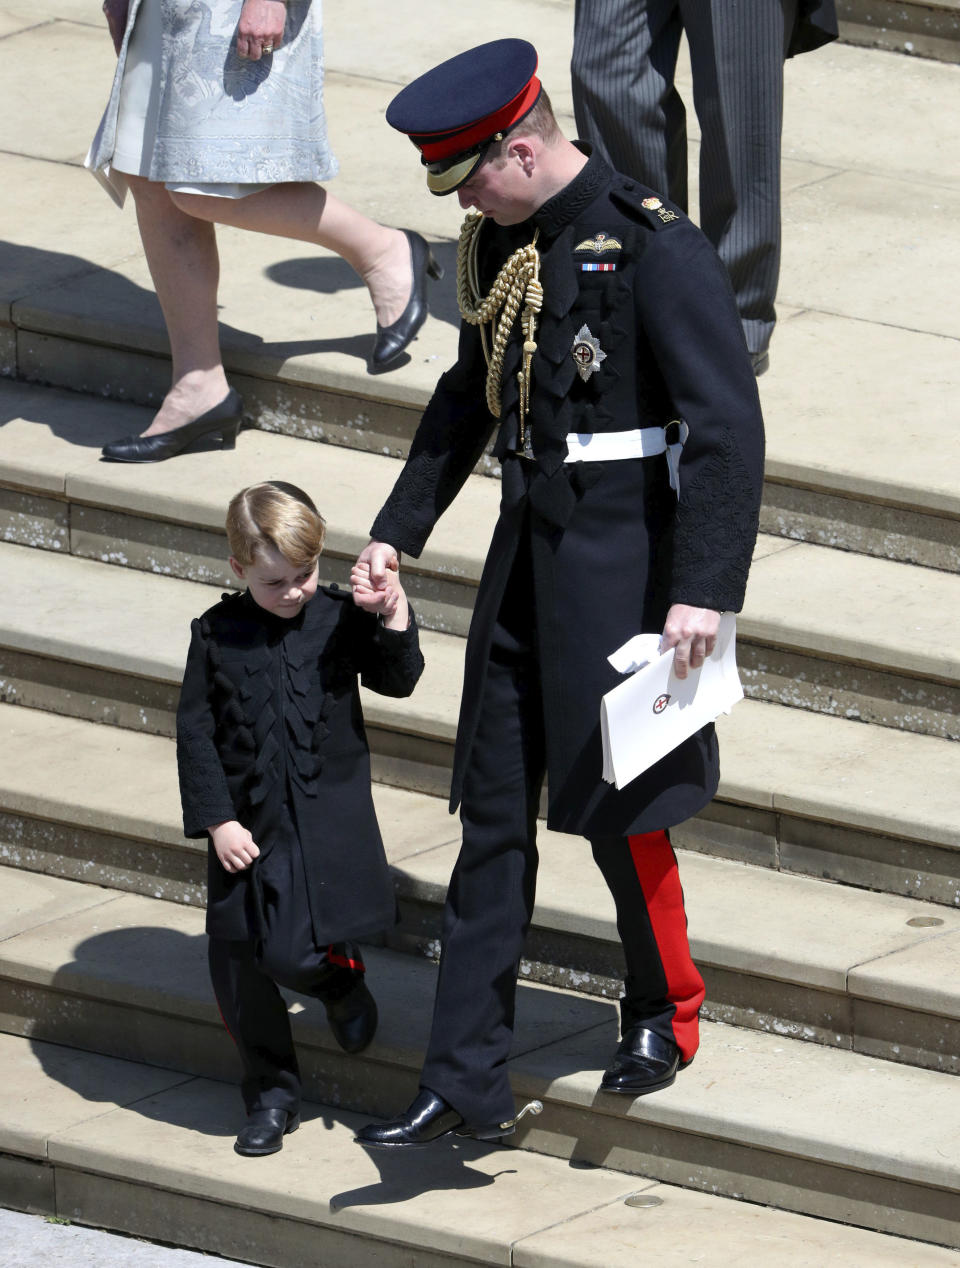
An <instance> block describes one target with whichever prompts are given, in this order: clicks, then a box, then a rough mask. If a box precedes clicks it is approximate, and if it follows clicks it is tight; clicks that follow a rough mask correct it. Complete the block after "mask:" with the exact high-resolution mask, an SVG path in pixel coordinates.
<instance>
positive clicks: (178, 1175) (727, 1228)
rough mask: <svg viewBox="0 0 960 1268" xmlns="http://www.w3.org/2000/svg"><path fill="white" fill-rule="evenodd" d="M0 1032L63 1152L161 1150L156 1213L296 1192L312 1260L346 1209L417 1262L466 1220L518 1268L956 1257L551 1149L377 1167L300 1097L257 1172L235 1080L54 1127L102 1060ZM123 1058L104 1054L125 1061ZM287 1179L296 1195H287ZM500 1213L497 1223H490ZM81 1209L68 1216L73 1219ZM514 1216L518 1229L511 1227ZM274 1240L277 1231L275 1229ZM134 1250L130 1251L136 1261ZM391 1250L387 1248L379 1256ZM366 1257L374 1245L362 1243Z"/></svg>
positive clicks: (37, 1113) (109, 1163)
mask: <svg viewBox="0 0 960 1268" xmlns="http://www.w3.org/2000/svg"><path fill="white" fill-rule="evenodd" d="M0 1042H3V1043H5V1044H6V1045H9V1046H10V1047H9V1049H8V1051H9V1055H10V1057H11V1059H13V1057H14V1054H15V1052H18V1053H19V1054H21V1055H20V1057H19V1061H20V1064H21V1065H22V1067H23V1070H24V1076H26V1075H27V1074H28V1073H29V1074H30V1075H32V1079H31V1083H30V1092H31V1096H30V1100H29V1104H30V1105H31V1106H32V1108H33V1117H34V1121H35V1123H36V1124H37V1129H38V1132H41V1131H44V1130H45V1131H46V1132H47V1133H48V1134H49V1135H50V1136H52V1137H55V1138H56V1148H57V1151H58V1152H59V1150H60V1149H61V1148H62V1149H63V1150H64V1151H65V1152H66V1151H67V1150H69V1153H70V1165H71V1166H72V1167H82V1168H85V1169H86V1168H90V1169H91V1174H94V1175H96V1174H97V1172H98V1173H99V1175H100V1176H102V1177H103V1178H104V1181H107V1180H108V1178H109V1177H110V1176H116V1177H121V1178H126V1177H127V1175H128V1172H129V1168H130V1166H131V1165H134V1164H135V1165H136V1166H137V1168H138V1171H141V1170H142V1168H143V1164H142V1159H143V1157H144V1155H145V1153H148V1152H153V1153H155V1154H156V1155H157V1156H158V1157H163V1158H164V1159H166V1175H165V1176H164V1177H163V1178H162V1179H161V1177H160V1176H159V1175H156V1174H149V1175H148V1174H146V1173H144V1179H143V1183H144V1184H146V1185H148V1186H149V1187H150V1190H152V1200H153V1203H154V1205H155V1207H156V1208H157V1209H158V1211H160V1212H164V1211H165V1207H166V1197H167V1193H169V1192H180V1193H191V1192H192V1193H195V1194H197V1195H198V1196H201V1197H202V1198H205V1199H207V1200H210V1201H212V1200H215V1197H216V1195H217V1193H218V1191H220V1192H222V1193H223V1195H224V1201H225V1203H226V1207H225V1210H226V1211H227V1212H232V1213H233V1220H234V1222H235V1223H236V1224H240V1223H241V1222H242V1220H243V1215H242V1207H241V1204H240V1203H238V1201H237V1198H238V1195H242V1197H243V1199H244V1203H245V1205H247V1206H248V1207H249V1208H252V1209H255V1210H268V1211H271V1212H274V1211H277V1209H278V1208H279V1207H280V1206H281V1205H282V1204H284V1203H285V1204H286V1205H291V1204H292V1203H293V1202H294V1201H295V1200H296V1198H297V1197H299V1199H300V1203H299V1204H300V1205H301V1207H306V1208H307V1211H308V1213H307V1218H308V1219H309V1220H310V1221H311V1226H310V1234H311V1236H312V1237H313V1239H314V1246H315V1251H314V1253H315V1254H316V1253H323V1252H322V1249H321V1248H322V1247H323V1245H324V1243H323V1242H322V1241H321V1240H320V1238H321V1237H322V1234H323V1227H322V1226H323V1225H326V1226H328V1227H330V1228H333V1229H335V1228H336V1227H337V1226H338V1223H339V1222H341V1221H342V1222H344V1223H346V1221H347V1220H348V1219H349V1220H350V1222H351V1226H352V1227H353V1228H354V1229H355V1230H357V1231H359V1232H364V1233H369V1234H370V1235H372V1236H373V1235H375V1236H378V1237H380V1238H385V1239H387V1240H388V1241H394V1242H401V1243H402V1242H406V1244H407V1246H408V1247H409V1248H410V1249H415V1250H416V1251H417V1252H419V1254H420V1255H421V1256H422V1255H424V1254H425V1253H426V1248H427V1247H429V1246H433V1245H436V1244H437V1243H438V1242H439V1241H440V1239H441V1237H443V1239H444V1241H446V1242H447V1244H448V1245H447V1247H445V1249H447V1248H448V1249H454V1248H456V1250H457V1251H461V1250H464V1249H467V1247H464V1246H463V1245H462V1243H459V1242H458V1240H457V1239H456V1236H455V1231H459V1229H460V1228H463V1229H464V1230H465V1231H466V1232H467V1233H468V1234H470V1233H472V1234H473V1235H474V1238H475V1237H476V1230H477V1229H478V1228H482V1224H483V1221H486V1224H487V1230H486V1236H487V1237H488V1238H490V1237H491V1235H492V1236H494V1237H496V1236H497V1235H500V1236H501V1237H502V1241H503V1248H502V1249H503V1251H506V1252H507V1253H508V1256H509V1257H508V1258H507V1259H506V1260H501V1261H502V1262H512V1263H514V1264H516V1265H518V1266H521V1268H568V1266H569V1268H575V1266H577V1268H579V1266H580V1265H582V1268H594V1265H596V1268H600V1265H603V1268H621V1265H623V1266H624V1268H625V1266H626V1265H628V1264H631V1265H632V1264H635V1263H636V1257H637V1255H638V1253H640V1251H641V1250H642V1251H643V1253H644V1254H645V1255H647V1256H655V1257H656V1258H657V1260H658V1262H661V1263H664V1264H667V1265H670V1264H675V1263H676V1264H679V1263H683V1262H689V1261H691V1260H696V1259H698V1258H700V1257H701V1255H702V1253H703V1249H704V1247H705V1246H709V1247H710V1259H711V1262H712V1263H715V1264H717V1265H718V1268H723V1266H724V1265H728V1264H729V1265H734V1264H737V1265H740V1264H753V1263H757V1264H759V1263H761V1262H769V1261H770V1256H771V1254H772V1255H774V1256H775V1258H776V1262H777V1263H778V1264H779V1263H784V1264H787V1265H790V1268H794V1266H795V1268H807V1266H811V1268H812V1266H813V1265H816V1266H817V1268H819V1266H820V1265H821V1264H827V1265H833V1264H836V1265H838V1266H839V1265H841V1264H849V1263H870V1264H888V1263H889V1264H891V1265H893V1264H896V1265H898V1268H899V1266H900V1265H904V1264H909V1265H915V1266H916V1268H926V1266H927V1265H931V1266H932V1265H939V1264H947V1263H950V1262H951V1252H949V1251H947V1250H944V1249H941V1248H938V1247H933V1246H924V1245H921V1244H919V1243H913V1242H907V1241H904V1240H901V1239H895V1238H889V1237H885V1236H883V1235H880V1234H877V1233H871V1232H867V1231H865V1230H861V1229H853V1228H848V1227H844V1226H843V1225H838V1224H833V1223H824V1222H823V1221H817V1220H811V1219H807V1218H805V1217H803V1216H797V1215H791V1214H787V1213H785V1212H777V1211H772V1210H769V1209H767V1208H764V1207H760V1206H755V1205H751V1204H747V1203H742V1202H732V1201H730V1200H727V1199H723V1198H719V1197H714V1196H710V1195H706V1194H697V1193H693V1192H689V1191H686V1190H683V1189H679V1188H676V1187H675V1186H671V1185H664V1184H657V1183H655V1182H653V1181H644V1180H638V1179H632V1180H631V1179H628V1178H625V1177H623V1176H619V1175H616V1174H614V1173H611V1172H609V1171H601V1172H599V1173H597V1172H583V1171H582V1170H576V1171H571V1169H570V1168H569V1167H568V1166H567V1165H566V1164H565V1163H563V1162H561V1161H559V1160H557V1159H553V1158H548V1157H543V1156H540V1155H536V1154H531V1153H526V1152H522V1151H517V1150H509V1151H508V1150H504V1149H496V1148H494V1149H488V1148H481V1147H479V1146H476V1145H471V1144H469V1143H466V1142H465V1143H461V1144H458V1145H457V1146H455V1147H454V1148H447V1147H440V1149H439V1151H430V1150H426V1151H423V1152H421V1153H418V1154H416V1155H413V1156H409V1157H406V1158H404V1159H403V1162H402V1167H400V1166H397V1165H393V1164H392V1163H391V1162H390V1160H389V1159H384V1160H382V1161H381V1164H380V1166H379V1167H378V1166H377V1165H376V1160H375V1159H374V1158H373V1157H371V1156H370V1155H367V1154H366V1153H364V1152H363V1151H362V1150H358V1149H357V1148H356V1147H355V1146H354V1145H353V1142H352V1139H351V1136H352V1131H353V1127H354V1124H355V1123H356V1122H358V1121H359V1120H358V1119H357V1118H356V1117H355V1116H352V1115H345V1114H343V1113H342V1112H339V1111H333V1110H330V1109H329V1108H325V1107H323V1106H320V1105H311V1106H309V1108H308V1111H307V1116H306V1117H307V1121H306V1122H305V1124H304V1126H303V1127H302V1128H301V1129H300V1132H299V1133H298V1134H297V1135H296V1137H291V1138H290V1139H288V1141H287V1142H286V1147H285V1149H284V1150H283V1152H282V1153H281V1154H279V1155H276V1156H275V1157H273V1158H271V1159H269V1160H258V1161H257V1164H256V1165H255V1166H253V1165H251V1164H250V1161H249V1160H240V1159H236V1158H235V1157H234V1155H233V1154H232V1153H231V1152H230V1151H229V1149H228V1147H227V1145H228V1142H227V1141H225V1140H224V1139H223V1134H222V1127H221V1123H222V1122H228V1121H230V1120H231V1118H232V1115H233V1098H232V1094H231V1090H230V1089H227V1088H224V1087H222V1086H221V1085H218V1084H215V1083H210V1082H207V1081H203V1080H194V1081H191V1082H190V1083H186V1084H183V1085H182V1086H181V1087H180V1088H179V1089H178V1090H176V1091H174V1090H171V1091H170V1092H169V1093H168V1094H165V1095H159V1096H158V1095H151V1094H150V1092H149V1091H147V1092H145V1093H144V1095H143V1096H142V1097H141V1098H139V1099H138V1100H137V1101H136V1102H135V1103H134V1104H132V1105H130V1107H129V1108H128V1109H123V1108H117V1109H114V1110H112V1111H111V1112H110V1113H109V1115H108V1117H109V1120H110V1121H109V1122H108V1123H107V1124H105V1127H106V1128H107V1131H106V1132H105V1133H103V1134H101V1133H99V1132H97V1133H90V1134H89V1135H88V1134H87V1133H84V1132H80V1131H76V1132H71V1131H64V1130H63V1129H62V1125H61V1124H57V1123H50V1122H49V1120H48V1119H47V1118H46V1116H45V1112H44V1107H45V1105H46V1104H47V1099H48V1096H49V1094H50V1092H51V1091H55V1089H56V1086H57V1084H56V1082H55V1081H56V1080H57V1079H58V1076H59V1079H60V1080H63V1081H64V1082H65V1083H66V1082H72V1083H76V1082H78V1081H80V1080H81V1079H83V1077H84V1074H85V1071H86V1069H87V1068H88V1067H90V1066H94V1065H95V1064H96V1063H97V1061H98V1060H102V1059H98V1058H95V1057H91V1056H90V1055H89V1054H86V1053H80V1052H76V1051H72V1050H70V1049H57V1048H53V1047H52V1046H51V1045H45V1044H34V1045H28V1044H27V1043H26V1042H25V1041H23V1040H12V1039H10V1040H4V1041H0ZM13 1045H17V1048H16V1049H14V1048H13V1047H12V1046H13ZM54 1053H56V1054H57V1055H58V1056H59V1055H60V1054H62V1057H61V1062H62V1064H61V1066H60V1068H59V1069H58V1070H56V1071H54V1070H52V1069H50V1062H51V1060H52V1054H54ZM5 1055H6V1054H5ZM130 1064H131V1063H122V1062H111V1065H112V1066H116V1067H120V1068H122V1067H124V1066H127V1065H130ZM133 1069H134V1070H136V1067H133ZM51 1084H52V1085H53V1086H52V1087H51ZM2 1130H3V1128H0V1131H2ZM111 1137H112V1141H111ZM94 1166H96V1169H97V1172H93V1171H92V1168H93V1167H94ZM165 1182H166V1184H167V1185H168V1186H169V1188H167V1189H166V1190H165V1189H164V1187H163V1186H164V1183H165ZM285 1188H287V1189H289V1190H290V1193H289V1196H286V1197H284V1189H285ZM491 1189H493V1190H494V1192H493V1193H492V1192H491ZM636 1193H639V1194H640V1195H641V1196H642V1197H643V1198H644V1199H645V1201H647V1202H650V1203H651V1205H649V1206H643V1207H632V1208H631V1207H627V1206H625V1205H624V1202H625V1199H626V1197H627V1196H629V1195H631V1194H636ZM491 1201H496V1205H497V1211H498V1219H497V1220H496V1221H492V1220H491V1219H490V1211H491ZM654 1202H655V1203H656V1205H653V1203H654ZM558 1204H559V1205H558ZM146 1206H147V1202H146V1201H144V1200H143V1199H141V1201H140V1202H138V1203H136V1204H131V1205H130V1207H128V1219H130V1220H131V1222H132V1223H134V1224H135V1223H136V1222H137V1220H138V1218H139V1219H143V1218H144V1217H145V1215H146V1209H145V1208H146ZM504 1207H505V1208H506V1213H507V1215H506V1218H507V1224H506V1227H504V1225H502V1224H501V1223H500V1212H501V1210H503V1209H504ZM61 1214H62V1215H63V1216H66V1215H67V1211H66V1210H63V1209H62V1210H61ZM83 1215H84V1211H83V1210H78V1211H75V1212H74V1213H73V1218H81V1219H82V1218H83ZM522 1216H523V1217H525V1221H526V1222H525V1223H520V1220H521V1218H522ZM414 1220H416V1221H422V1223H423V1224H424V1225H426V1226H427V1227H428V1228H429V1230H430V1231H429V1233H428V1235H427V1237H426V1238H424V1239H422V1240H420V1239H419V1238H418V1236H417V1232H418V1227H417V1226H416V1225H414ZM132 1231H137V1230H136V1228H134V1229H133V1230H132ZM283 1231H286V1230H283ZM518 1233H520V1234H521V1235H519V1236H518V1235H517V1234H518ZM78 1235H79V1231H78ZM277 1235H278V1241H279V1240H281V1238H282V1232H281V1230H280V1229H279V1228H278V1229H277ZM221 1248H222V1249H231V1247H221ZM135 1249H136V1248H134V1247H130V1254H131V1256H132V1255H133V1253H134V1250H135ZM386 1249H387V1248H386V1246H384V1244H383V1242H381V1243H380V1250H381V1253H385V1252H386ZM370 1253H375V1252H374V1250H373V1246H372V1245H371V1246H370V1249H369V1250H368V1254H370ZM501 1253H502V1252H501ZM498 1258H499V1257H498ZM134 1262H139V1261H134ZM148 1262H149V1261H148ZM288 1262H292V1261H291V1260H289V1259H288ZM341 1262H342V1261H341ZM380 1262H390V1261H388V1260H381V1261H380ZM421 1262H423V1261H422V1260H421Z"/></svg>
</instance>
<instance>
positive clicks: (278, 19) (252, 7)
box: [237, 0, 287, 62]
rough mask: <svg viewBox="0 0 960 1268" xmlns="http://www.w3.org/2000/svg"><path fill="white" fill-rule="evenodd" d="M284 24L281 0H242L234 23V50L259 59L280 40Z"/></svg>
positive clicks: (283, 7) (250, 57) (252, 58)
mask: <svg viewBox="0 0 960 1268" xmlns="http://www.w3.org/2000/svg"><path fill="white" fill-rule="evenodd" d="M286 24H287V6H286V4H285V3H284V0H243V8H242V9H241V10H240V21H239V22H238V23H237V53H238V54H239V56H240V57H247V58H249V59H250V61H251V62H259V60H260V58H261V57H262V56H263V55H264V54H267V55H268V56H269V54H270V53H272V52H273V51H274V50H275V49H278V48H279V47H280V45H281V44H282V43H283V29H284V27H285V26H286Z"/></svg>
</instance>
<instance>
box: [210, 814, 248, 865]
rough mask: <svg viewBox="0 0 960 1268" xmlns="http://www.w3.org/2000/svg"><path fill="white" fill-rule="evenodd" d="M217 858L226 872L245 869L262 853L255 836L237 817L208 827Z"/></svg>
mask: <svg viewBox="0 0 960 1268" xmlns="http://www.w3.org/2000/svg"><path fill="white" fill-rule="evenodd" d="M208 831H209V833H210V840H211V841H212V842H213V848H214V851H215V852H216V855H217V858H218V859H219V860H220V863H221V865H222V866H223V870H224V871H225V872H243V871H245V870H246V869H247V868H248V867H249V866H250V864H251V863H252V862H253V860H254V859H255V858H257V856H258V855H259V853H260V848H259V846H258V845H257V844H256V842H255V841H254V839H253V837H252V836H251V835H250V833H249V832H248V831H247V829H246V828H245V827H244V826H243V824H242V823H238V822H237V821H236V819H227V820H225V821H224V822H223V823H218V824H216V825H215V826H214V827H212V828H209V829H208Z"/></svg>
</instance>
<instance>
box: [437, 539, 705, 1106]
mask: <svg viewBox="0 0 960 1268" xmlns="http://www.w3.org/2000/svg"><path fill="white" fill-rule="evenodd" d="M533 594H534V591H533V575H532V567H531V559H530V546H529V535H528V531H527V527H526V525H525V527H524V530H523V531H522V532H521V541H520V545H519V548H518V554H517V558H516V561H515V563H514V566H513V570H512V572H511V575H510V580H509V582H508V585H507V589H506V592H505V595H504V599H503V602H502V604H501V608H500V612H499V616H498V619H497V623H496V627H495V630H494V635H493V643H492V647H491V651H490V659H489V664H488V668H487V679H486V683H485V686H484V692H483V700H482V705H481V710H480V718H479V725H478V728H477V732H476V737H475V740H474V743H473V747H472V749H471V752H470V760H469V763H468V769H467V773H466V779H465V782H464V788H463V798H462V802H461V808H460V818H461V822H462V825H463V844H462V847H461V850H460V855H459V858H458V860H457V864H456V866H455V868H454V870H453V874H452V876H451V879H450V887H449V890H448V893H447V900H446V907H445V911H444V923H443V936H442V952H441V958H440V972H439V977H438V983H437V994H436V1000H435V1003H434V1015H433V1026H432V1030H431V1035H430V1043H429V1046H428V1049H427V1055H426V1060H425V1062H424V1067H423V1071H422V1073H421V1077H420V1083H421V1087H423V1088H427V1089H429V1090H430V1091H432V1092H434V1093H435V1094H437V1095H439V1096H442V1097H443V1099H444V1100H445V1101H447V1102H448V1103H449V1104H450V1105H452V1106H453V1107H454V1108H455V1109H456V1110H457V1112H458V1113H459V1114H460V1115H461V1116H462V1117H463V1119H464V1121H465V1122H466V1123H467V1124H469V1125H470V1126H473V1127H477V1126H488V1125H492V1124H496V1123H500V1122H506V1121H507V1120H510V1119H512V1118H513V1116H514V1104H513V1096H512V1093H511V1091H510V1080H509V1076H508V1071H507V1061H508V1058H509V1054H510V1046H511V1043H512V1039H513V1027H514V1006H515V995H516V983H517V974H518V972H519V966H520V957H521V954H522V950H523V943H524V939H525V936H526V933H527V930H528V929H529V926H530V921H531V919H532V916H533V904H534V895H535V890H536V876H537V865H538V854H537V846H536V821H537V809H538V805H539V800H540V791H541V786H542V784H543V780H544V775H545V770H546V758H545V751H544V731H543V706H542V702H541V695H540V682H539V674H538V669H537V652H536V629H535V621H536V614H535V611H534V599H533ZM570 671H571V672H575V666H571V667H570ZM591 844H592V847H593V853H594V858H595V859H596V861H597V863H598V865H599V867H600V869H601V872H602V873H603V876H604V879H605V880H606V882H607V885H608V886H609V888H610V890H611V892H612V894H613V897H614V902H615V905H616V909H617V928H618V931H619V933H620V937H621V940H622V942H623V947H624V953H625V957H626V964H627V977H626V982H625V986H626V996H625V998H624V1000H623V1001H622V1005H621V1012H622V1025H623V1028H624V1029H626V1028H628V1027H629V1026H630V1025H632V1024H634V1023H635V1022H637V1021H643V1022H644V1024H645V1025H646V1026H648V1027H649V1028H650V1029H651V1030H654V1031H656V1032H657V1033H658V1034H662V1035H663V1036H664V1037H666V1038H668V1039H671V1040H673V1041H675V1042H677V1043H678V1044H679V1046H680V1049H681V1054H682V1056H683V1058H684V1059H685V1060H689V1059H690V1058H691V1057H692V1056H693V1053H694V1052H695V1051H696V1027H697V1014H698V1011H699V1007H700V1004H701V1003H702V1002H703V981H702V979H701V978H700V975H699V973H698V972H697V970H696V968H695V966H694V965H693V962H692V960H691V959H690V951H689V946H688V943H687V934H686V918H685V916H684V911H683V895H682V892H681V891H680V883H679V877H678V875H677V869H676V858H675V856H674V854H673V851H672V849H671V847H670V844H669V840H668V838H667V836H666V834H665V833H663V832H658V833H649V834H646V835H644V836H640V837H632V838H626V837H604V838H600V839H598V840H595V841H593V842H591Z"/></svg>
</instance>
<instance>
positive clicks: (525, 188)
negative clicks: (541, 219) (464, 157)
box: [457, 150, 536, 225]
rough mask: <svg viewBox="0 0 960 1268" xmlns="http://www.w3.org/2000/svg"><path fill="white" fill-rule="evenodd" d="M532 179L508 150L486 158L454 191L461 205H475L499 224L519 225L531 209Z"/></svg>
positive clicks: (515, 156)
mask: <svg viewBox="0 0 960 1268" xmlns="http://www.w3.org/2000/svg"><path fill="white" fill-rule="evenodd" d="M532 193H533V191H532V182H531V180H530V178H529V175H528V173H527V170H526V169H525V168H524V165H523V163H522V161H521V159H520V158H519V157H518V156H517V155H516V154H514V153H512V152H511V151H509V150H508V151H507V154H506V155H505V156H497V157H495V158H485V159H484V160H483V162H482V163H481V164H480V166H479V167H478V168H477V170H476V171H475V172H474V174H473V175H472V176H471V177H470V179H469V180H468V181H467V182H466V183H465V184H463V185H461V186H460V188H459V189H458V190H457V198H458V199H459V200H460V206H461V207H462V208H463V209H464V210H465V211H466V209H467V208H468V207H476V208H477V210H478V211H482V212H483V214H484V215H485V216H488V217H489V218H490V219H491V220H495V221H496V222H497V224H498V225H518V224H520V222H521V221H522V220H526V219H527V217H528V216H530V215H531V214H532V213H533V212H534V211H536V204H535V202H534V201H533V197H532Z"/></svg>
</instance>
